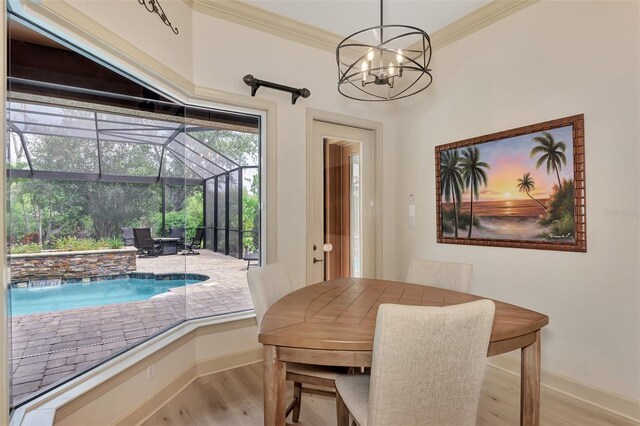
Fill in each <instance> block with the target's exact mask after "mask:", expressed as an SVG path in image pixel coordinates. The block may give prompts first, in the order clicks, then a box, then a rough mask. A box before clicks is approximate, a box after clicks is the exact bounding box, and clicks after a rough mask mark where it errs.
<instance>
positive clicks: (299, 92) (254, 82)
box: [242, 74, 311, 105]
mask: <svg viewBox="0 0 640 426" xmlns="http://www.w3.org/2000/svg"><path fill="white" fill-rule="evenodd" d="M242 80H243V81H244V83H245V84H246V85H247V86H249V87H251V96H255V95H256V92H257V91H258V89H259V88H260V87H262V86H264V87H268V88H270V89H276V90H282V91H283V92H289V93H291V104H293V105H295V104H296V101H297V100H298V98H300V97H303V98H308V97H309V96H311V92H310V91H309V89H307V88H304V87H303V88H301V89H296V88H295V87H291V86H285V85H282V84H278V83H273V82H271V81H265V80H258V79H257V78H255V77H254V76H252V75H251V74H247V75H245V76H244V77H243V78H242Z"/></svg>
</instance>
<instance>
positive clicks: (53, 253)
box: [7, 247, 138, 259]
mask: <svg viewBox="0 0 640 426" xmlns="http://www.w3.org/2000/svg"><path fill="white" fill-rule="evenodd" d="M137 251H138V250H137V249H136V248H135V247H125V248H120V249H100V250H81V251H72V250H66V251H63V250H57V251H41V252H38V253H19V254H9V255H8V256H7V257H8V258H9V259H28V258H31V257H56V256H69V255H72V256H75V255H86V254H107V253H128V252H136V253H137Z"/></svg>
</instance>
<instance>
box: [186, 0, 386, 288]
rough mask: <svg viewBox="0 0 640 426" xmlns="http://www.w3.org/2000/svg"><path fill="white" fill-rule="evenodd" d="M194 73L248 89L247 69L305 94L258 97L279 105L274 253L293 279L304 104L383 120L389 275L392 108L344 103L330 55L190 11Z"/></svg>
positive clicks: (299, 274)
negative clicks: (294, 102) (307, 93)
mask: <svg viewBox="0 0 640 426" xmlns="http://www.w3.org/2000/svg"><path fill="white" fill-rule="evenodd" d="M193 58H194V63H193V75H194V82H195V83H196V84H197V85H198V86H205V87H213V88H217V89H220V90H225V91H228V92H234V93H239V94H247V93H249V87H247V86H246V85H245V84H244V83H243V81H242V77H243V76H244V75H246V74H253V75H254V76H255V77H256V78H259V79H262V80H271V81H275V82H278V83H281V84H286V85H289V86H294V87H306V88H308V89H309V90H310V91H311V97H310V98H308V99H300V100H298V103H297V105H291V97H290V95H289V94H287V93H282V92H278V91H274V90H271V89H266V88H261V89H260V90H259V91H258V94H257V96H258V97H262V98H266V99H269V100H272V101H274V102H277V103H278V124H277V126H278V127H277V132H278V137H277V165H278V208H277V211H278V259H279V261H281V262H283V263H284V264H285V265H286V266H287V267H288V269H289V271H290V273H291V277H292V279H293V280H294V282H295V283H298V284H300V285H302V283H304V281H305V279H306V275H305V274H306V272H305V271H306V266H307V264H308V259H307V258H306V248H307V247H306V242H305V233H306V226H307V216H306V180H305V179H306V173H307V170H306V163H305V162H306V136H307V135H306V107H309V108H314V109H321V110H325V111H331V112H335V113H340V114H346V115H349V116H353V117H360V118H366V119H369V120H374V121H379V122H382V123H383V126H384V130H383V133H384V135H383V152H382V153H377V155H381V156H382V159H383V160H382V161H383V170H384V178H383V182H384V187H383V194H384V200H381V201H382V203H383V216H384V224H383V230H384V236H383V241H384V242H385V244H384V247H383V250H384V254H383V258H384V259H385V261H384V262H385V263H384V265H383V272H384V275H385V276H387V277H391V276H393V273H394V267H395V263H394V261H393V241H394V240H395V239H394V237H393V233H394V231H395V225H394V215H395V208H394V206H393V199H394V195H393V179H394V165H395V163H394V161H393V156H394V141H393V135H394V132H393V120H392V112H391V110H390V109H389V106H388V105H386V104H378V105H372V104H365V103H359V102H354V101H349V100H347V99H346V98H344V97H342V96H341V95H339V94H338V91H337V88H336V82H337V68H336V63H335V55H334V54H332V53H329V52H324V51H321V50H317V49H313V48H309V47H307V46H304V45H302V44H299V43H295V42H291V41H288V40H285V39H282V38H279V37H276V36H273V35H270V34H265V33H263V32H260V31H257V30H253V29H249V28H246V27H242V26H239V25H236V24H233V23H230V22H227V21H224V20H220V19H215V18H212V17H210V16H207V15H204V14H201V13H194V16H193Z"/></svg>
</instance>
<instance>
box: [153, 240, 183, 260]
mask: <svg viewBox="0 0 640 426" xmlns="http://www.w3.org/2000/svg"><path fill="white" fill-rule="evenodd" d="M154 241H155V242H156V243H160V250H161V252H160V254H161V255H163V256H164V255H165V254H178V241H180V238H156V239H155V240H154Z"/></svg>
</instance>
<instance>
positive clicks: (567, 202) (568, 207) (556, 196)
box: [540, 179, 574, 232]
mask: <svg viewBox="0 0 640 426" xmlns="http://www.w3.org/2000/svg"><path fill="white" fill-rule="evenodd" d="M573 196H574V185H573V179H568V180H567V179H563V180H562V189H560V188H558V186H557V185H554V186H553V194H551V197H550V198H549V207H548V209H547V214H546V215H545V216H544V217H542V218H541V219H540V224H541V225H549V224H551V223H553V222H554V221H556V220H562V218H563V217H564V216H565V215H567V214H569V215H571V216H573V213H574V212H573V209H574V206H573V201H574V200H573ZM572 232H573V230H572Z"/></svg>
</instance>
